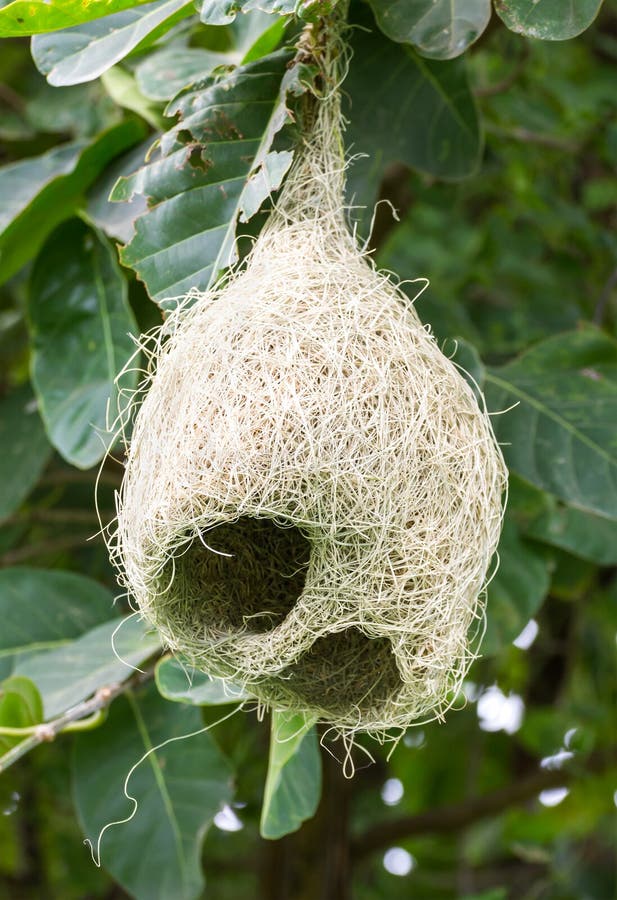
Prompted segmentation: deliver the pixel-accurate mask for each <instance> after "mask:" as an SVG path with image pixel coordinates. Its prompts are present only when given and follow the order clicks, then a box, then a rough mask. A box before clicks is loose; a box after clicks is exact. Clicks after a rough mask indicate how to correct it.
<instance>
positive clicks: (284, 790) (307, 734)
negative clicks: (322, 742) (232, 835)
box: [259, 711, 321, 840]
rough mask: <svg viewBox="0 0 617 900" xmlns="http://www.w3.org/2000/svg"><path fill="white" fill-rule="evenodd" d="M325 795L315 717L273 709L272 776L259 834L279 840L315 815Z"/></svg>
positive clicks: (265, 792)
mask: <svg viewBox="0 0 617 900" xmlns="http://www.w3.org/2000/svg"><path fill="white" fill-rule="evenodd" d="M320 795H321V756H320V754H319V742H318V740H317V732H316V731H315V727H314V719H307V717H306V716H305V715H304V713H290V712H276V711H273V712H272V722H271V730H270V755H269V758H268V775H267V777H266V784H265V788H264V799H263V805H262V809H261V822H260V826H259V833H260V834H261V836H262V837H263V838H269V839H271V840H276V839H278V838H281V837H283V836H284V835H286V834H289V833H290V832H292V831H297V830H298V828H300V826H301V825H302V823H303V822H304V821H306V819H310V818H311V816H313V815H314V814H315V811H316V809H317V806H318V805H319V798H320Z"/></svg>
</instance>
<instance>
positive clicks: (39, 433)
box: [0, 385, 51, 521]
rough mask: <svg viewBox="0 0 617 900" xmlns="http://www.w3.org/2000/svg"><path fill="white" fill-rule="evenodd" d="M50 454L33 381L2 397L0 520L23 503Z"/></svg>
mask: <svg viewBox="0 0 617 900" xmlns="http://www.w3.org/2000/svg"><path fill="white" fill-rule="evenodd" d="M50 456H51V445H50V443H49V441H48V440H47V436H46V434H45V429H44V428H43V423H42V421H41V417H40V416H39V413H38V410H37V407H36V401H35V399H34V397H33V396H32V390H31V389H30V385H24V386H23V387H20V388H17V390H15V391H12V392H11V393H10V394H9V395H8V396H6V397H3V398H2V399H1V400H0V485H2V490H1V491H0V521H2V519H5V518H6V517H7V516H10V515H11V513H13V512H15V510H16V509H17V508H18V507H19V506H20V505H21V503H22V502H23V501H24V500H25V499H26V497H27V496H28V494H29V493H30V491H31V490H32V488H33V487H34V486H35V484H36V483H37V481H38V480H39V476H40V474H41V472H42V471H43V469H44V468H45V464H46V463H47V461H48V460H49V457H50Z"/></svg>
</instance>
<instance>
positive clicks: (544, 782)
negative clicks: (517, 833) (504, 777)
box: [351, 767, 595, 860]
mask: <svg viewBox="0 0 617 900" xmlns="http://www.w3.org/2000/svg"><path fill="white" fill-rule="evenodd" d="M590 768H595V767H590ZM575 777H576V775H575V773H574V772H572V771H567V770H565V769H541V770H540V771H538V772H534V773H533V774H531V775H528V776H527V777H526V778H524V779H521V781H517V782H515V783H514V784H509V785H506V787H503V788H500V789H499V790H497V791H493V792H492V793H490V794H483V795H482V796H480V797H474V798H473V799H471V800H465V801H463V802H462V803H457V804H452V805H451V806H442V807H438V808H437V809H429V810H426V811H425V812H421V813H416V814H415V815H412V816H402V817H401V818H398V819H394V820H393V821H389V822H380V823H379V824H378V825H374V826H373V827H371V828H369V829H367V830H366V831H365V832H364V834H361V835H360V836H359V837H358V838H356V840H355V841H354V842H353V844H352V849H351V852H352V857H353V858H354V859H355V860H360V859H362V858H363V857H365V856H367V855H368V854H370V853H373V852H375V851H377V850H382V849H383V848H384V847H389V846H391V845H392V844H393V843H396V841H400V840H403V839H405V838H408V837H412V836H413V835H418V834H421V835H425V834H444V833H447V832H457V831H460V830H461V829H463V828H467V827H468V826H469V825H473V824H474V823H475V822H478V821H480V820H481V819H485V818H488V817H490V816H495V815H498V814H499V813H500V812H502V811H503V810H505V809H508V808H509V807H511V806H514V805H516V804H519V803H525V802H526V801H527V800H531V799H532V798H534V797H537V795H538V794H539V793H540V792H541V791H544V790H547V789H548V788H551V787H562V786H564V787H565V785H566V784H568V783H569V782H571V781H573V780H574V779H575Z"/></svg>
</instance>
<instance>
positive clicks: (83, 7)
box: [0, 0, 148, 37]
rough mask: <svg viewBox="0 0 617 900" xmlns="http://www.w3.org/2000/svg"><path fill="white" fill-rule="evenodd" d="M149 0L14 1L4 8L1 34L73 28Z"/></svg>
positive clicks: (0, 24) (12, 34) (0, 21)
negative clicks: (94, 0)
mask: <svg viewBox="0 0 617 900" xmlns="http://www.w3.org/2000/svg"><path fill="white" fill-rule="evenodd" d="M147 2H148V0H96V2H94V3H93V2H89V3H84V0H13V2H12V3H10V2H9V3H5V4H4V5H3V6H2V8H1V9H0V37H19V36H24V35H28V34H39V33H42V32H46V31H57V30H58V29H60V28H70V27H71V26H72V25H79V24H80V22H88V21H90V20H91V19H98V18H100V17H101V16H107V15H111V14H112V13H116V12H119V11H120V10H123V9H129V8H130V7H132V6H143V5H145V3H147Z"/></svg>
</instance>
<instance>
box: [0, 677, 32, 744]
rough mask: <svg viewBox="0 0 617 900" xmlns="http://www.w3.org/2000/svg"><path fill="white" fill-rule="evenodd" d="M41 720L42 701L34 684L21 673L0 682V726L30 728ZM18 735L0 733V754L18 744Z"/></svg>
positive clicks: (19, 738)
mask: <svg viewBox="0 0 617 900" xmlns="http://www.w3.org/2000/svg"><path fill="white" fill-rule="evenodd" d="M42 721H43V703H42V701H41V696H40V694H39V692H38V690H37V688H36V685H35V684H33V683H32V681H30V679H29V678H24V677H23V675H13V676H11V677H10V678H7V679H6V680H5V681H3V682H1V683H0V726H3V727H5V728H30V727H31V726H32V725H38V724H39V723H40V722H42ZM20 740H21V737H20V736H13V737H10V736H8V735H0V755H1V754H3V753H6V751H7V750H9V749H10V748H11V747H13V746H15V744H18V743H19V741H20Z"/></svg>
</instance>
